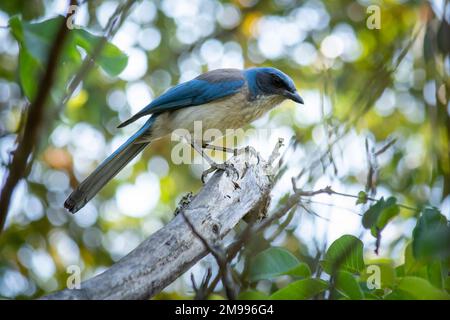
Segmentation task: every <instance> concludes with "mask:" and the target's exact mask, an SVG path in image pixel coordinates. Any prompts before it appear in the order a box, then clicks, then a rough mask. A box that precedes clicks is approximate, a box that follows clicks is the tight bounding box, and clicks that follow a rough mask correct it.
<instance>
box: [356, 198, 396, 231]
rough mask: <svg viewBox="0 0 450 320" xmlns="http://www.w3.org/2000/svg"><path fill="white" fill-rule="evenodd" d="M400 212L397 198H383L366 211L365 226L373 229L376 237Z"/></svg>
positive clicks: (363, 222)
mask: <svg viewBox="0 0 450 320" xmlns="http://www.w3.org/2000/svg"><path fill="white" fill-rule="evenodd" d="M399 212H400V209H399V207H398V205H397V199H396V198H394V197H389V198H388V199H387V200H384V198H381V199H380V200H378V201H377V202H376V203H375V204H374V205H372V206H371V207H370V208H369V209H368V210H367V211H366V212H365V213H364V216H363V219H362V224H363V226H364V228H366V229H371V231H372V235H373V236H374V237H376V236H377V233H378V232H379V231H381V230H383V229H384V227H385V226H386V224H387V223H388V222H389V221H390V220H391V219H392V218H393V217H395V216H396V215H398V213H399ZM377 231H378V232H377Z"/></svg>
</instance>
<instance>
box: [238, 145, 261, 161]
mask: <svg viewBox="0 0 450 320" xmlns="http://www.w3.org/2000/svg"><path fill="white" fill-rule="evenodd" d="M243 153H245V154H246V155H252V156H254V157H255V158H256V159H257V160H258V162H257V163H258V164H259V161H260V160H261V155H260V154H259V152H258V151H256V150H255V148H253V147H252V146H246V147H244V148H241V149H235V153H234V155H240V154H243Z"/></svg>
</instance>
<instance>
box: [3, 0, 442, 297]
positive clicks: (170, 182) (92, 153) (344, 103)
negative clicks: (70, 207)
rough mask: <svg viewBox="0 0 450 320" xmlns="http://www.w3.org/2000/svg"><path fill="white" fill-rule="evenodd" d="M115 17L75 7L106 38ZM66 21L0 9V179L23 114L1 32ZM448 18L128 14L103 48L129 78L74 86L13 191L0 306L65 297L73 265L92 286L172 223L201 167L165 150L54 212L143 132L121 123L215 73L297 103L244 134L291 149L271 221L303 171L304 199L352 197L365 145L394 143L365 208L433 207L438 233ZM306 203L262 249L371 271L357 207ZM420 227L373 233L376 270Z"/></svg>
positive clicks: (391, 2)
mask: <svg viewBox="0 0 450 320" xmlns="http://www.w3.org/2000/svg"><path fill="white" fill-rule="evenodd" d="M118 5H119V1H97V0H94V1H84V2H82V3H81V4H80V6H79V8H78V10H77V12H76V15H75V24H77V25H80V26H82V27H83V28H85V29H87V30H88V31H90V32H91V33H93V34H98V35H101V34H102V33H103V32H104V31H103V30H104V28H105V25H106V24H107V21H108V19H109V17H110V16H111V15H112V14H113V12H114V11H115V9H116V7H117V6H118ZM369 5H378V8H379V9H380V10H381V25H380V27H381V28H380V29H372V30H371V29H369V28H368V27H367V25H366V20H367V18H368V17H369V14H368V13H367V12H366V9H367V7H368V6H369ZM446 5H447V6H446ZM445 6H446V11H445ZM67 8H68V2H67V1H63V0H55V1H46V0H27V1H2V2H1V3H0V161H1V164H0V179H1V180H3V179H4V177H5V175H6V172H7V165H8V163H9V161H10V159H11V151H12V150H14V147H15V143H16V138H17V133H18V132H20V128H21V124H22V122H21V121H20V119H21V114H22V112H23V109H24V107H25V106H26V104H27V98H26V97H25V95H24V93H23V91H22V89H21V87H20V84H19V76H18V60H19V59H18V54H19V45H18V43H17V40H16V39H15V38H14V36H13V33H12V32H11V30H10V28H9V26H8V25H9V20H10V18H11V17H12V16H14V15H17V14H18V15H20V16H21V17H22V19H23V20H25V21H42V20H45V19H49V18H51V17H54V16H56V15H65V14H66V12H67ZM449 19H450V5H448V4H447V1H444V0H433V1H419V0H413V1H408V0H386V1H369V0H357V1H354V0H352V1H349V0H340V1H320V0H308V1H295V0H265V1H263V0H259V1H258V0H230V1H218V0H155V1H150V0H142V1H137V3H136V4H135V5H133V6H132V7H131V9H130V14H129V16H128V17H127V18H126V19H125V21H124V22H123V24H122V26H121V27H120V29H119V30H118V31H117V32H116V33H115V34H114V35H113V37H112V39H111V42H112V43H113V44H115V45H116V46H117V47H118V48H119V49H121V50H122V51H123V52H124V53H125V54H126V55H127V56H128V64H127V65H126V67H125V69H124V70H123V71H122V72H121V73H120V74H119V75H118V76H110V75H109V74H107V73H106V72H104V70H102V69H101V68H99V67H96V68H94V69H93V70H92V71H91V72H90V73H89V74H88V75H87V76H86V77H85V78H84V79H83V81H82V83H81V84H80V85H79V86H78V87H77V89H76V90H75V92H74V94H73V96H72V97H71V99H70V100H69V101H68V102H67V104H66V105H65V106H64V107H63V108H61V109H58V111H57V113H56V117H55V119H54V120H52V121H51V123H50V124H49V125H48V130H47V131H46V132H45V134H43V135H42V136H41V137H40V138H39V139H40V147H39V150H38V151H36V153H35V155H34V162H33V164H32V167H31V170H30V173H29V175H28V177H27V178H26V179H25V180H22V181H21V182H20V184H19V186H18V188H17V189H16V191H15V192H14V196H13V200H12V205H11V208H10V212H9V215H8V219H7V223H6V228H5V230H4V231H3V232H2V234H1V236H0V297H2V298H35V297H39V296H41V295H43V294H45V293H48V292H51V291H54V290H57V289H61V288H65V286H66V279H67V277H68V275H69V274H68V273H67V272H66V271H67V267H68V266H71V265H78V266H80V268H81V270H82V278H83V279H87V278H90V277H92V276H93V275H95V274H98V273H99V272H101V271H103V270H105V268H107V267H108V266H110V265H111V264H113V263H114V262H115V261H117V260H118V259H120V258H121V257H123V256H124V255H126V254H127V253H128V252H130V251H131V250H132V249H133V248H135V247H136V246H137V245H138V244H139V243H140V242H141V241H142V240H143V239H145V238H146V237H148V236H149V235H151V234H152V233H154V232H155V231H156V230H158V229H159V228H161V227H163V226H164V225H165V224H166V223H167V222H168V221H170V219H171V218H172V217H173V211H174V209H175V208H176V206H177V203H178V201H179V200H180V198H181V197H182V196H183V195H185V194H186V193H187V192H190V191H193V192H196V191H198V190H199V188H201V182H200V179H199V177H200V175H201V172H202V170H203V169H205V168H206V166H202V165H175V164H173V162H172V161H171V151H172V147H173V145H174V143H173V142H171V141H170V139H165V140H161V141H158V142H157V143H154V144H153V145H152V146H151V147H150V148H147V150H145V152H144V153H143V154H141V155H140V156H138V157H137V159H135V160H134V161H133V162H132V164H130V165H128V166H127V167H126V168H125V169H124V170H123V171H122V172H121V173H120V174H119V175H118V176H117V177H116V178H115V179H114V180H113V181H112V182H111V183H109V184H108V185H107V186H106V187H105V188H104V189H103V190H102V192H101V193H100V194H99V195H98V196H96V197H95V198H94V199H93V200H92V201H91V202H90V203H88V204H87V205H86V207H84V208H83V209H82V210H81V211H80V212H78V213H77V214H76V215H73V216H72V215H70V214H69V213H68V212H66V211H65V210H64V208H63V203H64V200H65V198H66V197H67V195H68V194H69V193H70V191H71V190H72V188H74V187H75V186H76V185H77V183H78V182H79V181H81V180H82V179H83V178H84V177H86V176H87V175H88V174H89V173H90V172H91V171H92V170H93V169H94V168H95V167H96V166H97V165H98V164H99V162H101V161H102V160H103V159H104V158H105V157H106V156H107V155H109V154H110V153H111V152H112V151H113V150H114V149H115V148H116V147H118V146H119V145H120V144H121V143H122V142H123V141H124V140H125V139H127V137H129V136H130V135H131V134H132V133H133V132H134V131H135V130H136V129H137V128H139V126H140V125H141V124H142V121H141V122H138V123H135V124H133V125H130V126H129V127H126V128H124V129H116V126H117V125H118V124H119V123H120V122H121V121H123V120H125V119H127V118H128V117H129V116H130V115H131V114H134V113H135V112H137V111H138V110H140V109H141V108H143V107H144V106H145V105H147V104H148V103H149V102H150V101H151V100H152V99H153V98H154V97H156V96H158V95H159V94H161V93H162V92H164V91H165V90H166V89H167V88H169V87H170V86H173V85H175V84H177V83H178V82H181V81H186V80H189V79H192V78H194V77H196V76H197V75H199V74H201V73H202V72H205V71H207V70H211V69H216V68H223V67H232V68H247V67H252V66H273V67H277V68H279V69H281V70H283V71H284V72H285V73H287V74H289V75H290V76H291V77H292V78H293V79H294V81H295V83H296V85H297V87H298V88H299V91H300V94H301V95H302V97H303V98H304V100H305V105H304V106H300V107H299V106H298V105H295V104H294V103H292V102H288V101H287V102H284V103H283V104H282V105H281V106H280V107H278V108H277V109H275V110H273V111H272V112H270V114H268V115H266V116H264V117H263V118H262V119H259V120H257V121H256V122H255V123H253V124H252V126H253V127H254V128H260V129H270V132H271V135H270V139H266V138H264V139H260V138H258V137H257V136H256V135H255V136H254V137H253V136H250V137H249V139H248V141H245V143H243V144H244V145H245V144H251V145H253V146H254V147H255V148H256V149H257V150H258V151H260V152H261V153H262V154H263V156H267V155H268V154H269V153H270V151H271V150H272V148H273V147H274V146H275V143H276V141H277V139H278V138H279V137H283V138H284V139H285V142H286V146H285V147H284V149H282V151H283V152H284V156H283V159H284V162H283V173H282V174H281V175H280V177H279V179H278V180H277V183H276V184H275V187H274V190H273V192H272V197H273V198H272V202H271V209H272V210H273V209H274V208H276V207H277V206H278V205H279V201H280V199H282V198H283V197H284V196H285V195H286V194H287V193H289V192H291V191H292V186H291V177H292V176H296V175H298V174H299V172H300V171H302V170H304V174H302V175H301V177H300V179H299V181H298V184H297V185H298V186H299V187H301V188H303V189H305V190H313V189H318V188H323V187H325V186H327V185H331V186H332V188H333V189H334V190H336V191H339V192H343V193H347V194H353V195H357V194H358V192H359V191H361V190H365V189H366V188H367V176H368V170H369V161H368V157H367V152H366V143H367V144H368V146H369V149H374V150H378V149H380V148H381V147H383V146H384V145H386V143H389V142H390V141H392V140H393V139H396V140H395V143H394V144H393V145H392V146H391V147H390V148H389V149H388V150H386V151H385V152H383V153H382V154H381V155H380V156H379V157H377V160H378V163H377V168H378V171H377V172H378V174H377V179H376V181H374V182H373V184H372V185H371V186H369V187H373V188H372V189H373V190H372V191H373V193H372V194H373V196H374V197H376V198H380V197H382V196H384V197H388V196H390V195H393V196H395V197H396V198H397V199H398V202H401V203H403V204H405V205H408V206H411V207H420V206H425V205H431V206H435V207H437V208H439V209H440V211H441V212H442V213H443V214H444V215H446V217H447V219H448V218H449V217H450V196H449V195H450V159H449V155H450V146H449V137H450V103H449V94H450V93H449V78H448V76H449V73H450V58H449V46H450V42H449V41H450V37H448V33H446V31H447V32H448V22H449ZM445 28H447V29H445ZM442 30H444V31H442ZM36 81H37V80H36ZM327 150H329V151H330V152H329V153H327ZM321 155H325V156H323V157H320V156H321ZM375 189H376V190H375ZM304 204H305V206H304V207H298V208H297V210H296V211H295V213H294V214H292V215H290V216H289V217H288V218H289V219H290V220H289V221H287V223H286V224H287V226H286V227H285V228H284V229H283V231H282V232H279V234H278V235H277V236H276V237H275V238H274V239H273V242H272V245H277V246H283V247H285V248H288V249H289V250H290V251H291V252H293V253H294V254H295V255H297V256H299V257H301V258H302V259H303V261H306V262H308V263H313V261H315V259H316V257H317V256H318V255H319V256H320V254H321V253H323V250H324V249H325V248H326V247H327V246H329V244H330V243H331V242H332V241H334V240H335V239H337V238H339V237H340V236H342V235H343V234H353V235H355V236H358V237H361V239H362V240H363V242H364V244H365V247H366V252H365V255H366V257H367V258H368V259H369V258H371V257H375V253H374V248H375V239H374V238H373V237H372V236H371V235H370V232H369V231H366V230H364V229H363V227H362V226H361V213H362V211H361V210H362V209H361V206H357V205H356V204H355V199H353V198H348V197H339V196H328V195H318V196H316V197H314V198H312V199H311V201H307V202H305V203H304ZM416 217H417V212H415V211H414V210H407V209H404V208H401V211H400V214H399V216H397V217H396V218H395V219H394V220H393V221H392V223H390V224H389V225H388V226H387V227H386V228H385V230H383V237H382V241H381V247H380V253H379V254H380V256H381V257H384V258H386V259H392V261H394V263H395V264H400V263H402V260H403V259H404V258H403V251H404V249H405V245H406V243H407V242H408V241H409V240H410V239H411V233H412V230H413V228H414V226H415V224H416ZM283 221H284V219H283V220H282V221H280V222H277V223H282V222H283ZM276 227H277V226H276V225H274V226H273V227H272V228H269V230H267V233H266V238H269V237H270V235H271V234H273V232H274V231H275V230H276V229H277V228H276ZM271 240H272V239H271ZM214 264H215V263H214V260H213V259H211V258H210V257H207V258H205V259H203V260H202V261H201V262H200V263H198V264H197V265H196V266H194V267H193V268H192V269H191V270H190V271H189V272H188V273H186V274H185V275H184V276H182V277H181V278H179V279H178V280H177V281H175V282H174V283H173V284H172V285H171V286H169V287H168V288H166V290H165V291H164V293H162V294H160V295H159V297H160V298H170V299H174V298H179V297H191V296H192V288H191V284H190V280H189V276H190V273H191V272H192V273H194V276H195V277H196V278H197V279H200V278H201V277H202V275H203V274H204V270H205V266H209V265H214ZM214 270H215V269H214ZM218 289H220V286H219V287H218Z"/></svg>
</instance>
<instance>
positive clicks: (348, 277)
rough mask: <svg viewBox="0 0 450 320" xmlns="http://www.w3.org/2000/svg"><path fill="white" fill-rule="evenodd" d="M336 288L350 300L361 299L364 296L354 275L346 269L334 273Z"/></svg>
mask: <svg viewBox="0 0 450 320" xmlns="http://www.w3.org/2000/svg"><path fill="white" fill-rule="evenodd" d="M335 281H336V289H337V290H338V291H339V292H340V293H342V294H343V295H344V296H346V297H347V298H349V299H352V300H361V299H363V298H364V295H363V292H362V290H361V288H360V286H359V284H358V281H356V279H355V277H354V276H353V275H352V274H351V273H349V272H346V271H339V272H338V273H337V275H336V279H335Z"/></svg>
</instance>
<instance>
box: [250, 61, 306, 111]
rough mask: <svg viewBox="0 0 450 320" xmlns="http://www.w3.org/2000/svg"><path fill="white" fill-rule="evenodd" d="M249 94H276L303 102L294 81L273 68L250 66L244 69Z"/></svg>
mask: <svg viewBox="0 0 450 320" xmlns="http://www.w3.org/2000/svg"><path fill="white" fill-rule="evenodd" d="M246 76H247V79H248V83H249V89H250V92H251V95H252V96H254V97H257V96H260V95H266V96H268V95H276V96H280V97H282V98H284V99H290V100H292V101H294V102H297V103H301V104H303V99H302V97H300V95H299V94H298V92H297V89H296V88H295V85H294V81H292V79H291V78H290V77H289V76H288V75H287V74H285V73H284V72H282V71H280V70H278V69H275V68H251V69H248V70H246Z"/></svg>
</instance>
